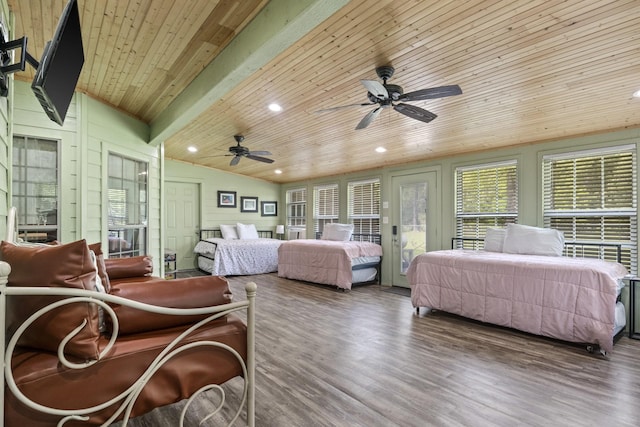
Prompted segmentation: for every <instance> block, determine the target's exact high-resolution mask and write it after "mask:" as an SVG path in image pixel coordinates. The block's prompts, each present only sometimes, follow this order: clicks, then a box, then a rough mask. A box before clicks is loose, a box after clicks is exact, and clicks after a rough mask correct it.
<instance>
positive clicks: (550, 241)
mask: <svg viewBox="0 0 640 427" xmlns="http://www.w3.org/2000/svg"><path fill="white" fill-rule="evenodd" d="M563 249H564V234H562V232H561V231H559V230H555V229H553V228H538V227H530V226H528V225H520V224H509V225H507V233H506V235H505V237H504V247H503V251H504V252H506V253H510V254H527V255H547V256H562V251H563Z"/></svg>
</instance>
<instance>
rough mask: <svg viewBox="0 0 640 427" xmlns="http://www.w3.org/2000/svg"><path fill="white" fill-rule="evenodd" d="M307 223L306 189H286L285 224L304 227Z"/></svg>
mask: <svg viewBox="0 0 640 427" xmlns="http://www.w3.org/2000/svg"><path fill="white" fill-rule="evenodd" d="M306 224H307V189H306V188H296V189H292V190H287V225H288V226H289V227H299V228H304V227H305V226H306Z"/></svg>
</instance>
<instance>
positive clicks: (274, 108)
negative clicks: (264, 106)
mask: <svg viewBox="0 0 640 427" xmlns="http://www.w3.org/2000/svg"><path fill="white" fill-rule="evenodd" d="M269 110H271V111H275V112H276V113H277V112H278V111H282V107H281V106H280V105H278V104H276V103H273V104H269Z"/></svg>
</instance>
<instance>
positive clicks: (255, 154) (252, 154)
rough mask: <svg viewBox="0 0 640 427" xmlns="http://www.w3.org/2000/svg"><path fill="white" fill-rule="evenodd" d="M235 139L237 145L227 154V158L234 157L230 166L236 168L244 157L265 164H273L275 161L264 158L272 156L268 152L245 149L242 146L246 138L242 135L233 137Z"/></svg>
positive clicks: (230, 148)
mask: <svg viewBox="0 0 640 427" xmlns="http://www.w3.org/2000/svg"><path fill="white" fill-rule="evenodd" d="M233 138H234V139H235V140H236V145H232V146H231V147H229V153H231V154H225V155H226V156H233V159H231V163H229V165H230V166H235V165H237V164H238V162H239V161H240V159H241V158H242V157H246V158H247V159H251V160H257V161H259V162H263V163H273V159H268V158H266V157H262V156H270V155H271V153H270V152H268V151H251V150H249V149H248V148H247V147H243V146H242V145H240V143H241V142H242V141H244V136H242V135H233Z"/></svg>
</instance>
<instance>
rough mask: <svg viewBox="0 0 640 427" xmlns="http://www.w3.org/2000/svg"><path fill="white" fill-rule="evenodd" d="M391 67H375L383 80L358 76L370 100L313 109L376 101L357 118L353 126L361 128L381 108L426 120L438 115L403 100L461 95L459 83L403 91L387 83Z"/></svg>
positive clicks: (337, 108) (427, 121) (390, 75)
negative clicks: (357, 120) (360, 118)
mask: <svg viewBox="0 0 640 427" xmlns="http://www.w3.org/2000/svg"><path fill="white" fill-rule="evenodd" d="M394 71H395V69H394V68H393V67H392V66H390V65H385V66H382V67H378V68H376V74H377V75H378V77H380V78H381V79H382V83H380V82H378V81H376V80H360V83H362V85H363V86H364V87H365V89H367V98H369V101H370V102H368V103H364V104H350V105H343V106H340V107H333V108H327V109H325V110H319V111H316V113H324V112H327V111H336V110H340V109H343V108H350V107H361V106H366V105H377V107H376V108H374V109H373V110H371V111H370V112H369V113H367V115H366V116H364V118H363V119H362V120H360V123H358V126H356V130H357V129H364V128H366V127H367V126H369V124H370V123H371V122H372V121H373V120H374V119H375V118H376V117H378V115H379V114H380V112H381V111H382V110H383V109H385V108H393V109H394V110H396V111H397V112H398V113H400V114H404V115H405V116H407V117H411V118H412V119H415V120H420V121H421V122H425V123H429V122H430V121H432V120H433V119H435V118H436V117H438V116H437V115H436V114H434V113H432V112H431V111H427V110H425V109H423V108H420V107H416V106H415V105H411V104H405V103H404V101H423V100H426V99H435V98H444V97H447V96H453V95H460V94H461V93H462V89H460V86H458V85H450V86H439V87H432V88H428V89H420V90H416V91H413V92H409V93H404V91H403V90H402V87H401V86H398V85H393V84H387V80H388V79H390V78H391V77H392V76H393V73H394ZM396 102H398V103H396Z"/></svg>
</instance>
